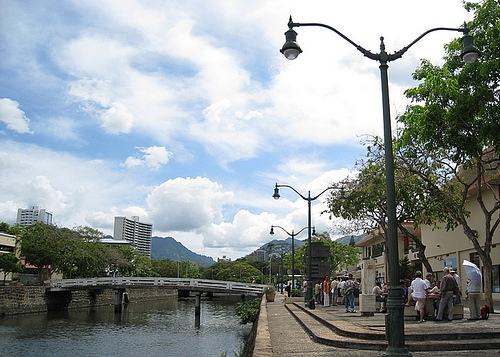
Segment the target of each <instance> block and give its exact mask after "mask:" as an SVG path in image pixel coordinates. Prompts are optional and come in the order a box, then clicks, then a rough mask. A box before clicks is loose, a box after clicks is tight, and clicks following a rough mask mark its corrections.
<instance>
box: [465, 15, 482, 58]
mask: <svg viewBox="0 0 500 357" xmlns="http://www.w3.org/2000/svg"><path fill="white" fill-rule="evenodd" d="M463 32H464V35H463V36H462V46H463V47H462V53H460V57H461V58H462V60H463V61H464V62H465V63H474V62H476V60H477V58H478V57H479V55H480V54H481V52H479V50H478V49H477V48H476V47H475V46H474V39H473V38H472V36H471V35H469V28H468V27H467V23H466V22H464V30H463Z"/></svg>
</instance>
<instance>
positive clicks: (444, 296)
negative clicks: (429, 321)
mask: <svg viewBox="0 0 500 357" xmlns="http://www.w3.org/2000/svg"><path fill="white" fill-rule="evenodd" d="M443 272H444V276H443V279H442V280H441V284H440V286H439V288H440V290H441V294H440V295H441V301H439V308H438V314H437V317H436V321H442V320H443V313H444V308H445V306H447V307H448V321H452V320H453V292H454V291H455V292H458V286H457V281H456V280H455V279H454V278H453V277H452V276H451V275H450V268H447V267H446V268H444V269H443Z"/></svg>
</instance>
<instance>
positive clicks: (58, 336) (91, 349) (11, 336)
mask: <svg viewBox="0 0 500 357" xmlns="http://www.w3.org/2000/svg"><path fill="white" fill-rule="evenodd" d="M237 301H238V300H234V299H224V300H222V299H218V298H215V299H214V300H213V301H208V300H202V303H201V321H200V322H201V323H200V327H199V328H196V327H195V317H194V301H193V299H189V300H178V299H176V298H169V299H167V300H166V301H148V302H142V303H131V304H129V305H128V306H127V308H126V309H124V311H123V312H122V313H120V314H115V313H114V307H113V306H103V307H98V308H93V309H78V310H70V311H67V312H49V313H43V314H42V313H40V314H27V315H17V316H9V317H5V318H3V319H0V355H1V356H23V357H25V356H30V357H32V356H44V357H45V356H64V357H77V356H148V357H149V356H176V357H177V356H178V357H182V356H186V357H187V356H189V357H193V356H214V357H220V356H227V357H230V356H231V357H232V356H238V355H239V354H240V351H241V350H242V349H243V346H244V344H245V341H246V339H247V337H248V335H249V333H250V330H251V328H252V326H251V324H246V325H242V324H240V320H239V318H238V316H236V314H235V312H234V308H235V303H236V302H237Z"/></svg>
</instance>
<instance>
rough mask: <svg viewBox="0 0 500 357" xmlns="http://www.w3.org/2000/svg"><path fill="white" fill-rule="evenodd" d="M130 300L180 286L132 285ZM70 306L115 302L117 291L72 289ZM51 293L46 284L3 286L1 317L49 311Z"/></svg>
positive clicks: (164, 294)
mask: <svg viewBox="0 0 500 357" xmlns="http://www.w3.org/2000/svg"><path fill="white" fill-rule="evenodd" d="M127 293H128V299H129V301H130V302H137V301H146V300H158V299H161V298H165V297H177V290H170V289H157V288H148V289H128V290H127ZM69 296H70V301H69V305H68V309H79V308H88V307H93V306H103V305H114V303H115V294H114V292H113V290H110V289H100V290H80V291H73V292H71V293H70V295H69ZM48 300H49V296H48V294H47V292H46V288H45V287H44V286H1V287H0V317H1V316H7V315H17V314H27V313H34V312H46V311H48Z"/></svg>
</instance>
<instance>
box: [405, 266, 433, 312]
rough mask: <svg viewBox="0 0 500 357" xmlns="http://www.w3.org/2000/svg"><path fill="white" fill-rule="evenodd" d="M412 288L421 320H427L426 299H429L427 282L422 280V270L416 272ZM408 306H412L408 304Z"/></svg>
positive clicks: (413, 298)
mask: <svg viewBox="0 0 500 357" xmlns="http://www.w3.org/2000/svg"><path fill="white" fill-rule="evenodd" d="M410 289H411V291H412V300H415V301H416V302H417V303H416V304H415V310H417V311H418V312H419V315H420V322H425V320H424V317H425V300H426V299H427V290H428V286H427V282H426V281H425V280H422V272H421V271H420V270H417V271H416V272H415V279H413V281H412V282H411V286H410ZM406 306H410V305H409V304H406Z"/></svg>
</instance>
